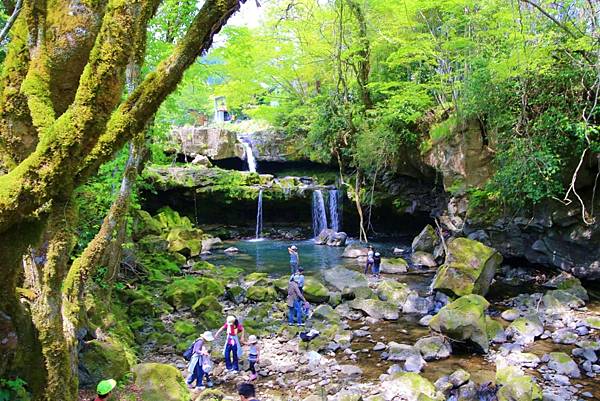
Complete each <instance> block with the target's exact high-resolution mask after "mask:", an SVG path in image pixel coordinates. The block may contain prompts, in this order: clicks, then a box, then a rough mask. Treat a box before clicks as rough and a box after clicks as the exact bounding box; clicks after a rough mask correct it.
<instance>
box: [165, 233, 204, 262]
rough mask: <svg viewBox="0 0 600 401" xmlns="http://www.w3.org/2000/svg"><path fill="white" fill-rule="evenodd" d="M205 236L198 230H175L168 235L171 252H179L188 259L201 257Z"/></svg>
mask: <svg viewBox="0 0 600 401" xmlns="http://www.w3.org/2000/svg"><path fill="white" fill-rule="evenodd" d="M203 236H204V234H203V232H202V231H201V230H199V229H197V228H173V229H171V230H170V231H169V233H168V234H167V241H168V242H169V252H177V253H180V254H182V255H184V256H186V257H194V256H198V255H200V252H201V251H202V238H203Z"/></svg>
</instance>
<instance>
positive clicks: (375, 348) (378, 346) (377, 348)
mask: <svg viewBox="0 0 600 401" xmlns="http://www.w3.org/2000/svg"><path fill="white" fill-rule="evenodd" d="M384 349H386V345H385V344H384V343H382V342H378V343H377V344H375V345H374V346H373V351H383V350H384Z"/></svg>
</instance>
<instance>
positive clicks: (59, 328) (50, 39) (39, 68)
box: [0, 0, 244, 401]
mask: <svg viewBox="0 0 600 401" xmlns="http://www.w3.org/2000/svg"><path fill="white" fill-rule="evenodd" d="M243 2H244V0H207V1H205V3H204V5H203V6H202V8H201V9H200V10H199V11H198V13H197V14H196V16H195V17H194V19H193V21H192V22H191V24H190V26H189V28H188V29H187V32H186V33H185V34H184V35H183V36H182V39H181V40H180V41H179V42H178V43H177V45H176V46H175V47H174V50H173V52H172V53H171V54H170V55H169V56H168V57H167V58H166V59H165V60H163V61H162V62H161V63H160V64H159V65H158V66H157V68H156V69H155V70H154V71H153V72H151V73H150V74H148V75H147V76H146V78H145V79H144V80H143V81H142V82H141V83H140V84H139V86H138V87H137V88H136V89H135V90H134V91H133V92H132V93H131V94H129V96H128V97H127V98H126V99H125V100H124V101H122V102H121V99H122V95H123V89H124V83H125V75H126V70H127V66H128V65H130V66H131V65H132V60H140V55H143V54H144V52H145V40H144V39H145V37H146V31H147V26H148V22H149V20H150V18H151V17H152V15H153V14H154V13H155V11H156V9H157V8H158V6H159V5H160V3H161V1H160V0H93V1H92V0H90V1H84V2H73V1H68V0H26V1H24V4H23V9H22V11H21V13H20V14H19V16H18V18H17V19H16V21H15V24H14V26H13V27H12V29H11V31H10V43H9V44H8V49H7V56H6V60H5V62H4V65H3V70H2V77H1V80H2V83H1V85H2V86H1V87H0V155H1V160H2V170H3V175H2V176H0V266H2V280H1V281H0V338H3V339H8V341H5V342H3V344H2V345H1V346H0V352H2V356H1V357H0V360H1V362H0V375H2V374H4V372H6V371H7V369H9V368H11V369H13V370H15V369H16V370H20V371H21V372H23V374H24V375H25V376H26V377H27V378H28V379H29V381H30V383H31V384H33V385H34V390H35V389H38V391H37V392H36V394H35V395H36V398H39V399H48V400H50V399H52V400H64V401H70V400H75V399H76V398H77V392H76V390H77V379H76V377H77V370H76V369H77V368H76V367H77V361H76V353H75V339H74V329H73V328H74V325H75V324H77V313H76V311H77V309H78V306H79V305H78V302H79V301H80V300H79V298H80V297H79V296H78V294H79V293H80V291H78V288H80V286H81V282H82V280H84V279H85V277H86V271H85V269H87V268H89V266H90V263H89V261H86V260H85V259H82V260H79V261H78V262H77V263H73V264H69V258H68V256H69V252H70V250H71V248H72V246H73V222H74V221H75V219H76V211H75V210H74V207H73V201H72V195H73V191H74V189H75V188H77V187H78V186H79V185H81V184H82V183H85V182H86V180H87V179H88V178H89V177H90V176H91V175H93V174H94V173H95V172H96V170H97V169H98V167H99V166H100V165H101V164H102V163H104V162H105V161H107V160H109V159H110V158H111V157H112V156H113V155H114V154H115V152H116V151H118V150H119V149H120V148H121V147H123V145H124V144H125V143H127V142H128V141H129V140H131V139H132V138H134V137H136V135H139V134H140V133H141V132H142V131H143V130H144V128H145V126H146V124H147V122H148V121H149V119H150V118H151V117H152V116H153V115H154V113H155V112H156V110H157V109H158V107H159V106H160V104H161V103H162V102H163V100H164V99H165V98H166V97H167V96H168V95H169V94H170V93H171V92H172V91H173V90H174V89H175V87H176V86H177V84H178V83H179V81H180V80H181V78H182V75H183V73H184V71H185V70H186V69H187V68H188V67H189V66H190V65H191V64H192V63H193V62H194V60H195V59H196V58H197V57H198V56H199V55H200V54H201V53H203V52H204V51H206V50H207V49H208V48H209V47H210V45H211V43H212V38H213V36H214V35H215V34H216V33H217V32H219V30H220V29H221V28H222V26H223V25H224V24H225V23H226V21H227V19H228V18H229V17H230V16H231V15H232V14H233V13H234V12H235V11H237V10H238V9H239V5H240V3H243ZM134 64H135V63H134ZM137 67H139V65H138V66H137ZM130 72H131V70H130ZM109 217H110V216H109ZM106 229H107V234H106V235H112V233H111V232H110V231H111V226H110V225H109V226H108V227H106ZM24 255H28V256H29V257H28V258H25V259H24V258H23V256H24ZM84 257H90V258H92V260H93V259H94V258H95V257H96V255H95V254H94V249H93V248H90V249H89V250H88V253H87V254H84ZM24 260H25V262H24ZM23 265H25V266H26V269H25V271H26V272H28V274H27V276H28V281H29V285H30V288H31V289H32V290H33V294H29V295H30V297H31V298H32V306H31V312H30V313H31V321H33V326H32V324H31V321H30V320H28V318H27V317H26V315H25V314H24V313H23V310H22V306H21V304H20V303H19V301H18V297H17V294H16V287H17V285H18V282H19V280H21V279H22V272H23ZM82 268H83V269H84V270H83V271H82V270H81V269H82ZM38 351H39V352H38ZM25 366H29V369H23V368H24V367H25ZM19 368H21V369H19ZM31 368H33V369H31ZM42 384H43V387H44V388H45V390H44V391H43V392H41V391H39V389H40V388H42Z"/></svg>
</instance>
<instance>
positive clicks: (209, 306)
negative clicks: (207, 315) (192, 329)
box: [192, 295, 223, 314]
mask: <svg viewBox="0 0 600 401" xmlns="http://www.w3.org/2000/svg"><path fill="white" fill-rule="evenodd" d="M192 310H193V311H194V313H199V314H201V313H204V312H206V311H214V312H217V313H222V312H223V307H222V306H221V304H220V303H219V300H218V299H217V298H216V297H215V296H213V295H208V296H206V297H203V298H200V299H199V300H198V301H196V303H195V304H194V305H193V306H192Z"/></svg>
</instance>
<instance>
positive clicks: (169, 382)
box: [132, 363, 190, 401]
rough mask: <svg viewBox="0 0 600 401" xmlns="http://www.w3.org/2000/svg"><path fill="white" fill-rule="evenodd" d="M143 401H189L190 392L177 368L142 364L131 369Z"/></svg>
mask: <svg viewBox="0 0 600 401" xmlns="http://www.w3.org/2000/svg"><path fill="white" fill-rule="evenodd" d="M132 371H133V375H134V382H135V385H136V386H137V387H138V388H139V389H140V392H141V397H142V400H143V401H189V399H190V392H189V390H188V388H187V386H186V384H185V381H184V380H183V376H182V375H181V373H180V372H179V371H178V370H177V368H175V367H173V366H170V365H164V364H160V363H142V364H139V365H135V366H134V367H133V369H132Z"/></svg>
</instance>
